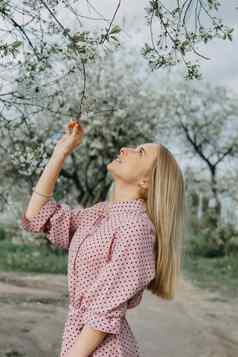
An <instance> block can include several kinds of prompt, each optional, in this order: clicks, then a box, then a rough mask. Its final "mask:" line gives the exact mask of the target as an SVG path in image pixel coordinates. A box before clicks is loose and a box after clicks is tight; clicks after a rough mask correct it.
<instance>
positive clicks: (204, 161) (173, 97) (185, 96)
mask: <svg viewBox="0 0 238 357" xmlns="http://www.w3.org/2000/svg"><path fill="white" fill-rule="evenodd" d="M166 98H167V99H166ZM166 98H165V100H166V105H164V108H165V106H167V111H166V113H167V116H164V118H166V119H165V120H161V121H160V127H161V130H165V131H167V132H169V135H170V137H171V133H172V132H173V133H174V135H175V136H178V137H180V147H183V148H184V149H183V150H184V153H185V155H186V157H187V158H190V159H191V160H192V162H193V163H194V165H193V166H194V167H195V165H197V167H198V170H196V171H197V175H198V177H199V180H201V181H204V178H206V179H207V180H208V181H207V182H209V190H210V192H211V198H212V199H213V209H212V210H211V211H214V217H213V223H214V225H215V226H217V224H218V221H219V219H220V213H221V202H220V198H219V192H220V190H221V191H223V189H222V188H221V187H222V186H220V185H219V183H220V180H221V177H222V176H224V174H225V171H226V166H227V165H228V166H229V165H230V164H231V162H232V161H234V160H235V159H237V157H238V132H237V130H236V128H237V123H238V122H237V112H238V106H237V97H236V95H235V94H231V93H230V92H229V91H228V90H227V89H226V88H224V87H221V86H212V85H210V84H209V83H204V84H203V85H202V86H201V85H196V84H191V83H188V82H187V83H186V82H184V83H181V82H180V83H177V84H176V85H175V86H174V88H173V89H170V91H169V92H168V93H167V97H166ZM164 103H165V101H164ZM219 169H220V171H218V170H219ZM207 173H208V174H209V176H207ZM209 190H208V191H209Z"/></svg>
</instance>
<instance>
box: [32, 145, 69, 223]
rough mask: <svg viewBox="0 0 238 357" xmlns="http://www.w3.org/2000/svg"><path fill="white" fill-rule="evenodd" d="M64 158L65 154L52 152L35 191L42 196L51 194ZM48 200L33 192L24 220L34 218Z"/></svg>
mask: <svg viewBox="0 0 238 357" xmlns="http://www.w3.org/2000/svg"><path fill="white" fill-rule="evenodd" d="M66 157H67V156H66V155H65V154H63V153H60V152H58V151H54V152H53V154H52V156H51V157H50V159H49V161H48V163H47V165H46V167H45V168H44V171H43V172H42V174H41V176H40V178H39V180H38V182H37V184H36V185H35V190H36V191H38V192H40V193H42V194H44V195H50V194H52V192H53V191H54V187H55V184H56V181H57V179H58V177H59V174H60V171H61V169H62V167H63V165H64V161H65V159H66ZM48 199H49V198H47V197H43V196H40V195H38V194H36V193H34V192H33V193H32V196H31V198H30V201H29V204H28V206H27V209H26V211H25V216H26V218H28V219H29V220H30V219H31V218H33V217H34V216H36V215H37V214H38V212H39V210H40V209H41V207H42V206H43V205H44V204H45V203H46V202H47V201H48Z"/></svg>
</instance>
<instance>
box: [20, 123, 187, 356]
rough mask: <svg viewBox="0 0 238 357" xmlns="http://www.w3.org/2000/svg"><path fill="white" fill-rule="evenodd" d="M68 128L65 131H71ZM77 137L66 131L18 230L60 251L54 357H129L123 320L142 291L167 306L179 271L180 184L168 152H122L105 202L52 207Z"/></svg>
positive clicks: (131, 342)
mask: <svg viewBox="0 0 238 357" xmlns="http://www.w3.org/2000/svg"><path fill="white" fill-rule="evenodd" d="M71 127H72V125H71ZM83 136H84V129H83V128H82V126H81V125H79V124H78V125H75V126H74V127H73V129H70V124H69V125H68V126H67V127H66V133H65V135H64V136H63V137H62V138H61V139H60V140H59V141H58V143H57V145H56V147H55V149H54V152H53V154H52V157H51V158H50V160H49V161H48V164H47V166H46V168H45V169H44V171H43V173H42V175H41V177H40V178H39V181H38V183H37V185H36V187H35V189H34V190H33V194H32V197H31V199H30V202H29V204H28V207H27V210H26V211H25V212H24V215H23V217H22V225H23V228H24V229H25V230H27V231H30V232H45V233H46V234H47V238H48V239H49V240H50V241H51V242H52V243H53V244H55V245H56V246H58V247H61V248H63V249H65V250H68V289H69V309H68V315H67V319H66V322H65V327H64V333H63V341H62V346H61V353H60V357H88V356H93V357H109V356H110V357H136V356H139V355H140V353H139V346H138V343H137V341H136V339H135V337H134V335H133V332H132V330H131V328H130V326H129V324H128V321H127V319H126V311H127V309H130V308H134V307H136V306H137V305H138V304H139V303H140V301H141V299H142V295H143V291H144V290H145V289H146V288H147V289H148V290H150V291H151V292H152V293H153V294H154V295H156V296H158V297H161V298H164V299H173V297H174V295H175V288H176V284H177V281H178V277H179V273H180V267H181V256H182V254H181V252H182V249H181V247H182V241H183V239H182V238H183V227H184V181H183V175H182V172H181V170H180V168H179V166H178V164H177V162H176V160H175V159H174V157H173V156H172V154H171V153H170V152H169V150H168V149H166V148H165V147H164V146H163V145H161V144H156V143H146V144H144V145H140V146H138V147H137V148H122V149H121V150H120V155H119V159H115V160H113V161H112V162H111V163H109V164H108V165H107V169H108V171H109V172H110V173H111V175H112V177H113V179H114V185H115V186H114V191H113V196H112V198H111V199H110V200H109V201H102V202H98V203H96V204H95V205H93V206H92V207H88V208H81V207H77V208H70V207H69V206H68V205H66V204H63V203H59V202H56V201H55V200H54V199H52V192H53V190H54V186H55V183H56V181H57V178H58V176H59V173H60V170H61V168H62V166H63V164H64V161H65V159H66V158H67V157H68V155H70V153H71V152H72V151H73V150H74V149H75V148H76V147H77V146H78V145H80V143H81V142H82V138H83Z"/></svg>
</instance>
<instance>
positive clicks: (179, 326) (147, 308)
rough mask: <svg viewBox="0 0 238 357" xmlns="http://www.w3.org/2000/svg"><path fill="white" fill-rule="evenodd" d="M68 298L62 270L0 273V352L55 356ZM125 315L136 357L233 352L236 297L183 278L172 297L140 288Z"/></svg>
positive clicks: (237, 349) (237, 352)
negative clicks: (141, 291) (138, 356)
mask: <svg viewBox="0 0 238 357" xmlns="http://www.w3.org/2000/svg"><path fill="white" fill-rule="evenodd" d="M67 302H68V296H67V281H66V277H65V276H64V275H53V274H44V275H43V274H26V273H12V272H11V273H0V319H1V324H0V357H13V356H14V357H20V356H22V357H23V356H24V357H42V356H44V357H58V356H59V350H60V344H61V336H62V333H63V326H64V320H65V317H66V308H67ZM127 318H128V321H129V323H130V325H131V327H132V329H133V331H134V334H135V336H136V338H137V340H138V342H139V346H140V349H141V357H174V356H176V357H237V356H238V299H236V300H234V299H233V300H229V301H228V300H227V299H224V298H222V297H221V296H219V295H218V294H215V293H210V292H208V291H206V290H201V289H199V288H196V287H194V286H193V285H192V284H191V283H190V282H188V281H186V282H184V281H183V282H182V283H181V287H180V289H179V291H178V294H177V297H176V299H175V300H173V301H169V302H167V301H164V300H162V299H158V298H156V297H154V296H152V295H151V294H150V293H149V292H145V293H144V298H143V301H142V303H141V304H140V306H138V307H137V308H136V309H133V310H129V311H128V314H127Z"/></svg>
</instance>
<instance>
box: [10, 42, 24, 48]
mask: <svg viewBox="0 0 238 357" xmlns="http://www.w3.org/2000/svg"><path fill="white" fill-rule="evenodd" d="M21 45H22V42H21V41H14V42H13V43H12V47H14V48H18V47H20V46H21Z"/></svg>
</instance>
